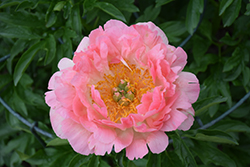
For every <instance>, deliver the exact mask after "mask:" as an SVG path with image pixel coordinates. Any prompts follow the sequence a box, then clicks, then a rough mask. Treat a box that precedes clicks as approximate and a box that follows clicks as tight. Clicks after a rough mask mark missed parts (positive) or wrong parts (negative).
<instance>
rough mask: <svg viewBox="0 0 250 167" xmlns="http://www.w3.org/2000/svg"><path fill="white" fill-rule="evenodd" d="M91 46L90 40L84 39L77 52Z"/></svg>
mask: <svg viewBox="0 0 250 167" xmlns="http://www.w3.org/2000/svg"><path fill="white" fill-rule="evenodd" d="M88 46H89V38H88V37H84V38H83V39H82V41H81V42H80V44H79V45H78V47H77V49H76V52H81V51H84V50H85V49H87V48H88Z"/></svg>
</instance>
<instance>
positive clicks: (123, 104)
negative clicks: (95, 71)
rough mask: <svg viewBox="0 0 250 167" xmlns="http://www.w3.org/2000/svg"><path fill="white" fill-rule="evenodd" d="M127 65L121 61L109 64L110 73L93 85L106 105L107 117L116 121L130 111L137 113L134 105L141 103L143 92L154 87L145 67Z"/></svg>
mask: <svg viewBox="0 0 250 167" xmlns="http://www.w3.org/2000/svg"><path fill="white" fill-rule="evenodd" d="M127 65H129V64H126V65H125V64H124V63H122V62H120V63H117V64H110V65H109V69H110V71H111V72H112V75H111V74H109V75H106V74H104V80H102V81H99V82H98V83H97V84H96V85H95V89H96V90H98V91H99V92H100V95H101V98H102V100H103V101H104V103H105V105H106V106H107V110H108V117H109V118H110V120H111V121H113V122H116V123H119V122H120V119H121V118H123V117H127V116H128V115H129V114H131V113H133V114H137V109H136V106H138V105H139V104H140V103H141V98H142V96H143V94H145V93H146V92H148V91H151V90H152V89H153V88H154V87H155V85H154V83H153V79H152V77H151V75H150V73H149V71H148V70H147V69H146V70H145V69H143V68H136V66H135V65H134V64H131V65H129V67H128V66H127Z"/></svg>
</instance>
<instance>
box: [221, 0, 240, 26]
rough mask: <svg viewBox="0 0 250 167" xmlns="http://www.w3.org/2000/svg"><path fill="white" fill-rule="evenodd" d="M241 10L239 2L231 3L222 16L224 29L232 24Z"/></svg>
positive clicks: (236, 0) (237, 0)
mask: <svg viewBox="0 0 250 167" xmlns="http://www.w3.org/2000/svg"><path fill="white" fill-rule="evenodd" d="M240 8H241V0H234V1H233V3H232V4H231V5H230V6H229V7H228V8H227V9H226V11H225V12H224V14H223V16H222V21H223V25H224V27H227V26H230V25H231V24H233V22H234V20H235V19H236V18H237V17H238V15H239V12H240Z"/></svg>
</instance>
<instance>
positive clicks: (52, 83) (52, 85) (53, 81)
mask: <svg viewBox="0 0 250 167" xmlns="http://www.w3.org/2000/svg"><path fill="white" fill-rule="evenodd" d="M61 75H62V72H61V71H58V72H55V73H54V74H53V75H52V77H51V78H50V80H49V86H48V89H50V90H53V89H55V88H56V86H57V82H56V77H60V76H61Z"/></svg>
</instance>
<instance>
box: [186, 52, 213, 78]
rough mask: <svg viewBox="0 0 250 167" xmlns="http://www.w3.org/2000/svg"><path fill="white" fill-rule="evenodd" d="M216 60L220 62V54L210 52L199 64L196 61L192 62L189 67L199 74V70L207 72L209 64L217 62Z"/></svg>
mask: <svg viewBox="0 0 250 167" xmlns="http://www.w3.org/2000/svg"><path fill="white" fill-rule="evenodd" d="M216 62H218V55H215V54H211V53H208V54H205V55H204V56H203V57H202V58H201V60H200V63H199V65H197V63H196V62H192V63H191V64H190V66H189V68H190V71H192V72H194V73H195V74H197V73H198V72H205V71H206V70H207V67H208V65H210V64H215V63H216Z"/></svg>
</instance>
